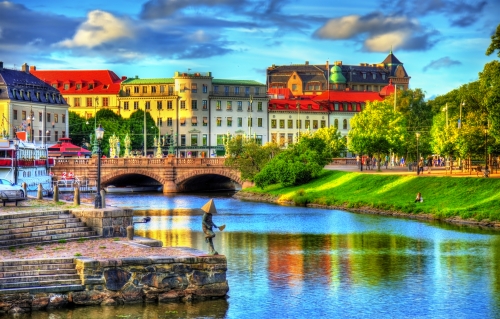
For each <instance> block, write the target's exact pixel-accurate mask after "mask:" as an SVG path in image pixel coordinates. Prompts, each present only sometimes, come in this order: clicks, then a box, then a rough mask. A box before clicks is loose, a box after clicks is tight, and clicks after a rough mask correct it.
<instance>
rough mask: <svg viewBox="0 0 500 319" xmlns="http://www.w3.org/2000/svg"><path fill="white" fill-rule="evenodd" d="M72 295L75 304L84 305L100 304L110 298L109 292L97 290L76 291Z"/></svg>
mask: <svg viewBox="0 0 500 319" xmlns="http://www.w3.org/2000/svg"><path fill="white" fill-rule="evenodd" d="M71 297H72V301H73V303H74V304H76V305H83V306H90V305H100V304H101V303H102V301H103V300H105V299H107V298H109V296H108V294H107V293H105V292H102V291H96V290H92V291H76V292H73V293H72V294H71Z"/></svg>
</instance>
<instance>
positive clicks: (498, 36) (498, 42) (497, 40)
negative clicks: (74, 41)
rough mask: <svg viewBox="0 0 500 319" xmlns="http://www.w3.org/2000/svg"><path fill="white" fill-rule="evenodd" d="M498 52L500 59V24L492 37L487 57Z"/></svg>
mask: <svg viewBox="0 0 500 319" xmlns="http://www.w3.org/2000/svg"><path fill="white" fill-rule="evenodd" d="M496 50H498V52H497V55H498V57H500V24H499V25H498V26H497V30H496V32H495V34H494V35H492V36H491V43H490V46H489V47H488V49H486V55H491V54H492V53H493V52H495V51H496Z"/></svg>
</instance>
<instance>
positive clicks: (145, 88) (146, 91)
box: [142, 85, 148, 93]
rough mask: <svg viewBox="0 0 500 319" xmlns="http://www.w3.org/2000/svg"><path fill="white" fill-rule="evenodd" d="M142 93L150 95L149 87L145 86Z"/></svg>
mask: <svg viewBox="0 0 500 319" xmlns="http://www.w3.org/2000/svg"><path fill="white" fill-rule="evenodd" d="M142 93H148V87H147V86H145V85H144V86H143V87H142Z"/></svg>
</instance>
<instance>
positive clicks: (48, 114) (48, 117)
mask: <svg viewBox="0 0 500 319" xmlns="http://www.w3.org/2000/svg"><path fill="white" fill-rule="evenodd" d="M47 122H50V113H47Z"/></svg>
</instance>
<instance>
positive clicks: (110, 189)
mask: <svg viewBox="0 0 500 319" xmlns="http://www.w3.org/2000/svg"><path fill="white" fill-rule="evenodd" d="M162 188H163V186H161V185H144V186H124V187H120V186H115V185H109V186H107V187H104V190H105V191H106V193H140V192H160V191H161V190H162Z"/></svg>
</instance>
